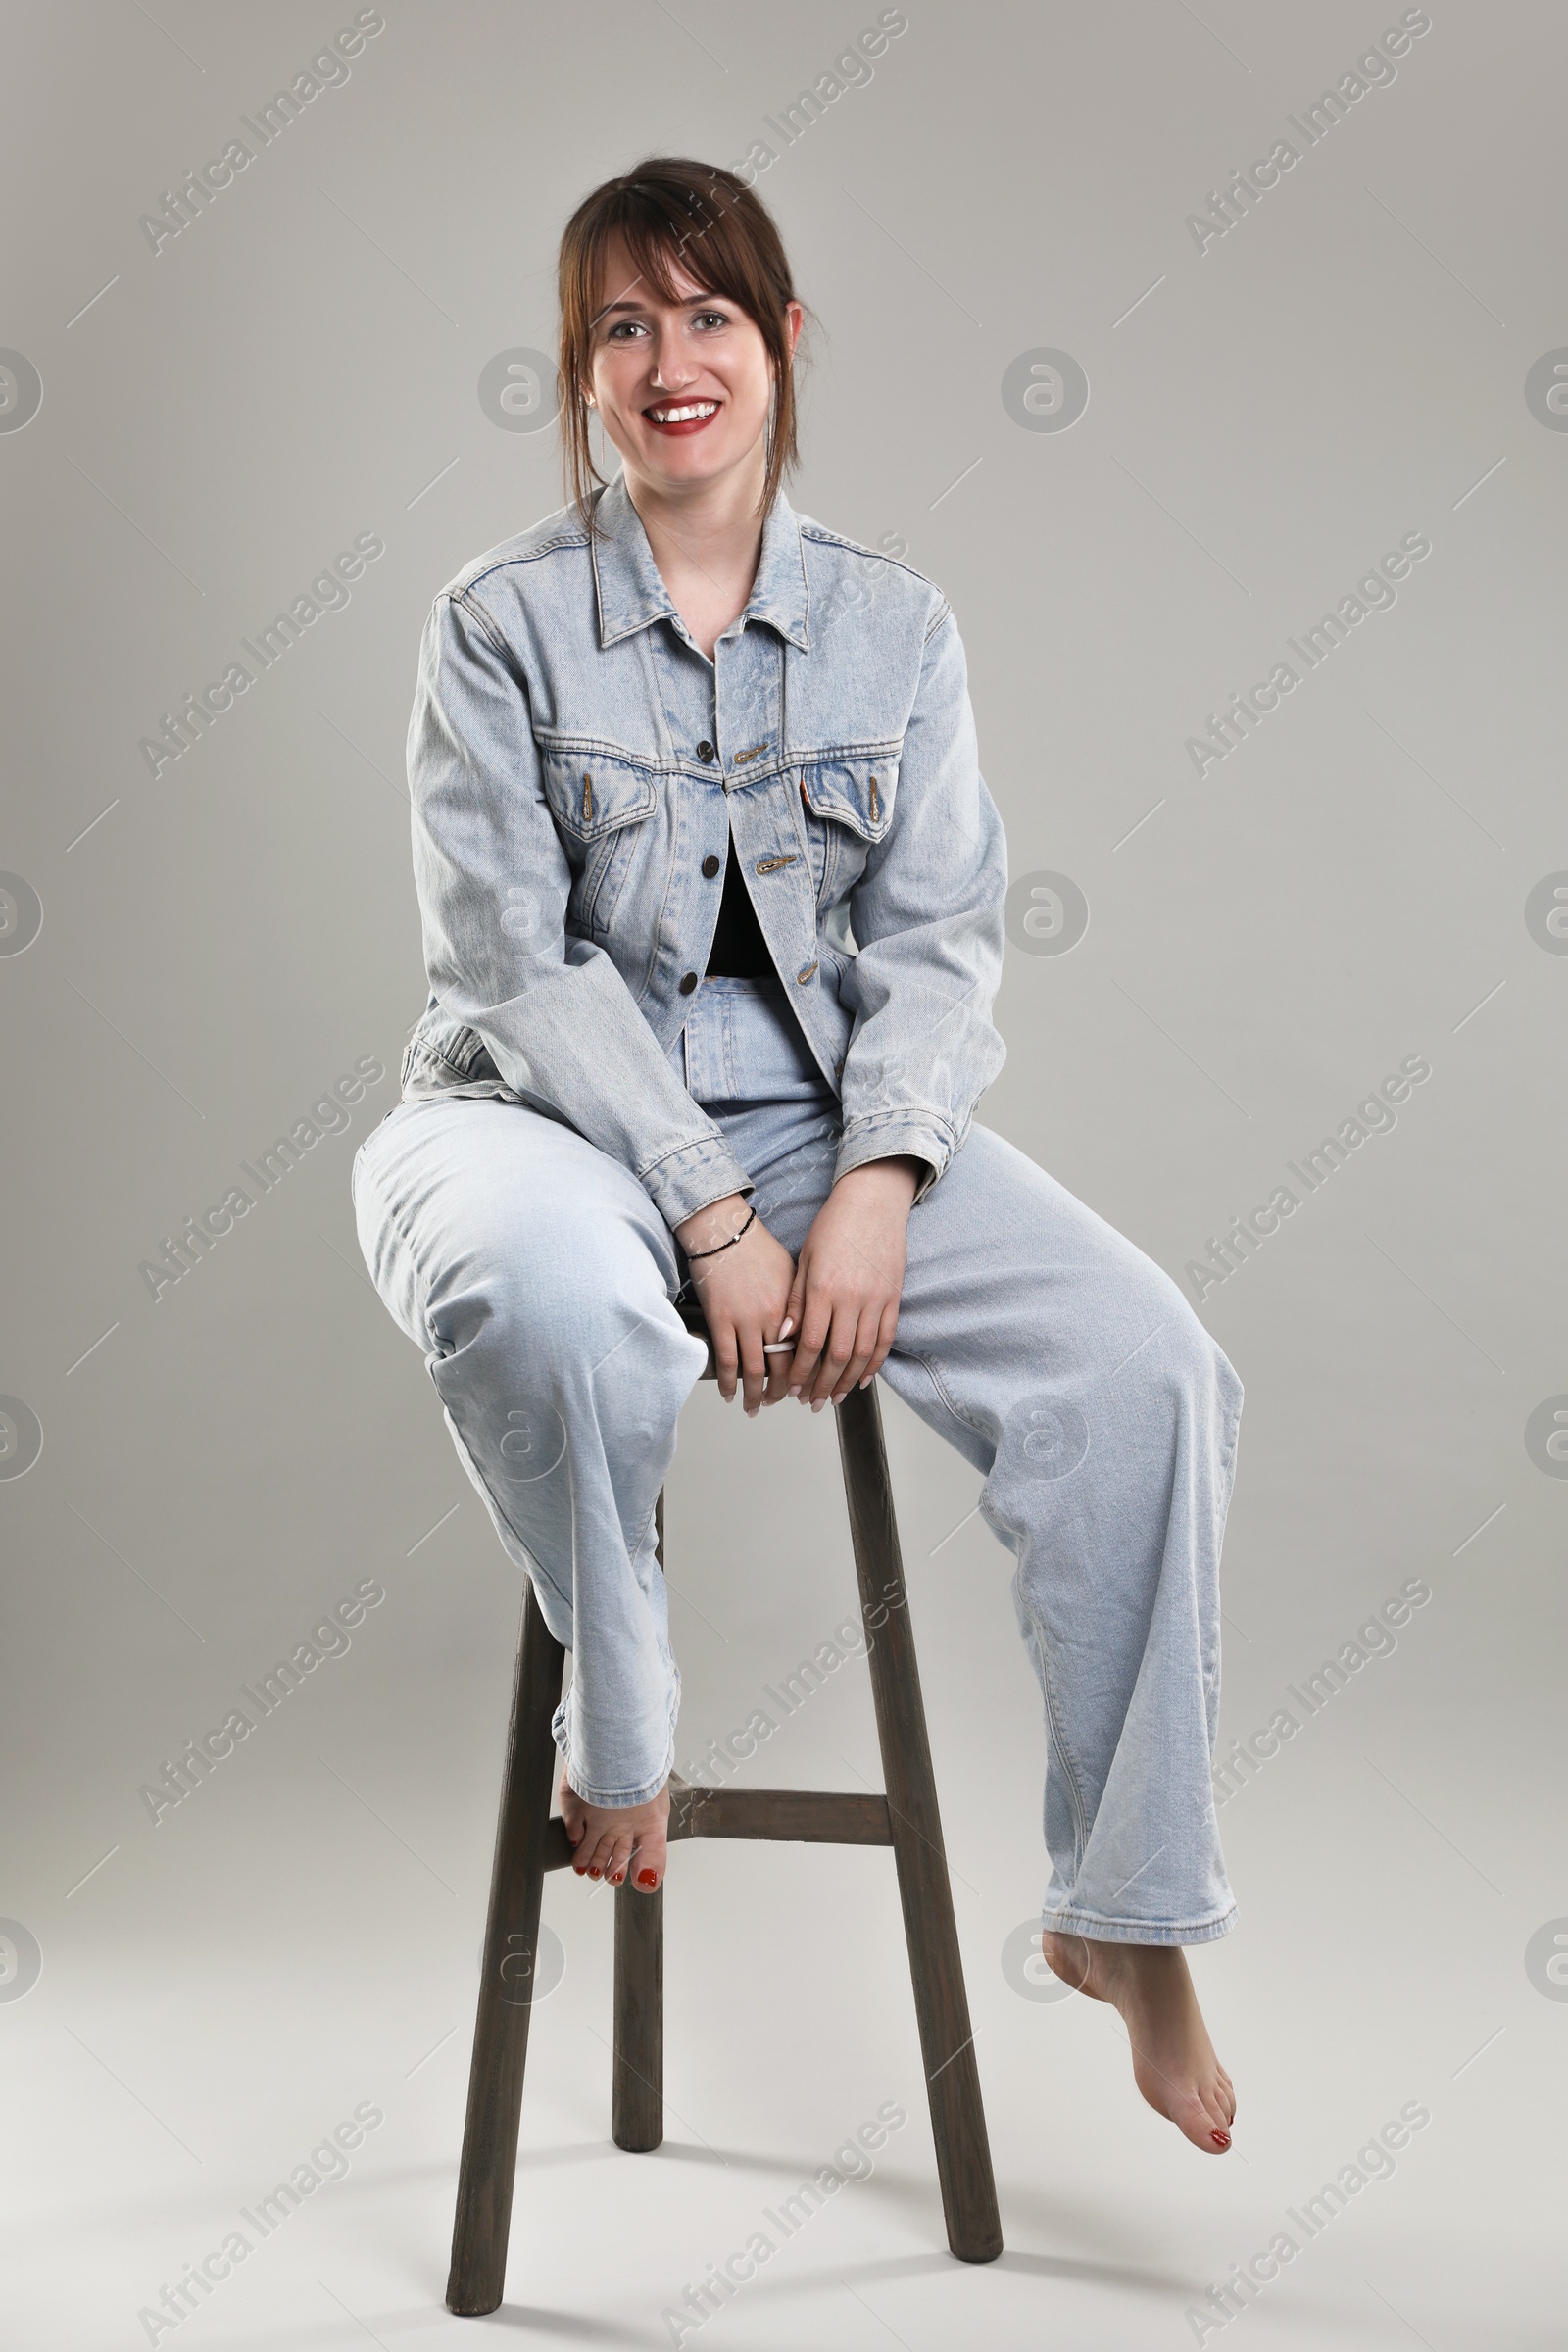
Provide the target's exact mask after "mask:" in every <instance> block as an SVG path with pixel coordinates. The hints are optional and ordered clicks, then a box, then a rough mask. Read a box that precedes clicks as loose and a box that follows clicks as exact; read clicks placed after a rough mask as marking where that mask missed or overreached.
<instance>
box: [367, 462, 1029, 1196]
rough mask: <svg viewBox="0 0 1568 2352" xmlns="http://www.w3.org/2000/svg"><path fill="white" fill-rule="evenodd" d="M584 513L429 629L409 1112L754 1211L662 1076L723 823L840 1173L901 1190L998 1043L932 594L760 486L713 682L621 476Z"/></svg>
mask: <svg viewBox="0 0 1568 2352" xmlns="http://www.w3.org/2000/svg"><path fill="white" fill-rule="evenodd" d="M594 520H595V531H594V535H593V538H592V541H591V542H590V537H589V534H588V532H587V531H586V530H585V529H584V528H583V526H582V523H581V520H580V518H579V517H578V515H577V514H576V511H575V509H572V508H567V509H564V510H563V511H562V512H561V513H560V514H557V515H551V516H550V517H549V518H548V519H547V520H545V521H544V522H540V523H537V524H535V526H534V527H533V529H531V530H528V531H524V532H522V533H521V534H520V535H519V536H518V537H516V538H515V539H509V540H506V541H504V542H503V543H502V544H501V546H499V547H496V548H493V549H492V550H491V551H490V553H489V554H488V555H484V556H480V557H478V558H477V559H476V560H475V561H474V562H473V563H471V564H466V566H465V568H464V569H463V570H462V571H461V572H459V574H458V575H457V577H456V578H455V579H454V580H453V581H452V582H451V583H450V584H449V585H448V586H447V587H445V588H443V589H442V591H441V593H440V594H439V595H438V596H437V598H436V600H435V603H434V606H433V607H432V609H431V613H430V616H429V619H428V620H427V622H426V624H425V629H424V635H423V639H422V642H421V644H420V648H419V676H418V687H417V693H416V696H415V703H414V712H413V716H412V718H411V720H410V723H409V782H410V787H411V792H412V797H413V803H414V866H415V878H416V882H417V889H418V899H419V908H420V913H421V917H422V921H423V929H424V956H425V968H426V971H427V973H428V976H429V983H430V1001H429V1006H428V1009H427V1010H426V1012H425V1014H424V1016H423V1018H422V1019H421V1020H420V1021H419V1023H418V1025H417V1028H416V1030H415V1032H414V1035H413V1038H412V1040H411V1042H410V1044H409V1047H408V1050H407V1052H406V1054H405V1055H404V1060H403V1071H402V1083H403V1095H404V1099H405V1101H411V1100H416V1099H418V1098H421V1097H425V1096H429V1095H432V1094H442V1093H460V1094H484V1095H498V1096H501V1097H503V1098H507V1099H511V1100H517V1101H521V1102H524V1103H531V1104H532V1105H534V1107H535V1108H537V1109H541V1110H544V1111H546V1112H547V1113H549V1114H550V1115H552V1116H554V1117H558V1118H561V1119H564V1121H565V1122H566V1123H567V1124H568V1125H570V1126H572V1127H574V1128H576V1129H577V1130H578V1132H579V1133H580V1134H582V1135H585V1136H586V1137H587V1138H588V1140H589V1141H590V1142H591V1143H594V1144H596V1145H598V1146H599V1147H600V1149H601V1150H603V1151H605V1152H609V1153H611V1154H612V1155H613V1156H614V1157H615V1158H617V1159H619V1160H621V1161H622V1162H623V1163H624V1164H625V1165H626V1166H627V1167H628V1168H630V1169H632V1170H633V1171H634V1173H635V1174H636V1175H637V1176H638V1177H639V1178H640V1179H641V1181H642V1182H643V1184H644V1185H645V1186H646V1187H647V1189H648V1192H649V1194H650V1196H651V1198H652V1200H653V1201H654V1203H655V1205H656V1206H657V1207H658V1209H659V1210H660V1211H661V1213H662V1216H663V1217H664V1219H665V1220H666V1222H667V1223H668V1224H669V1225H670V1226H672V1227H673V1226H676V1225H678V1224H679V1223H680V1222H681V1220H682V1219H683V1218H685V1217H689V1216H691V1215H692V1214H694V1213H695V1211H696V1210H698V1209H699V1208H703V1207H706V1206H707V1205H708V1203H709V1202H710V1201H716V1200H720V1199H722V1198H723V1197H724V1196H725V1195H727V1194H729V1193H745V1192H750V1191H751V1190H752V1182H751V1178H750V1177H749V1176H748V1174H747V1172H746V1170H745V1169H744V1168H743V1167H741V1166H740V1164H739V1162H738V1161H737V1160H736V1159H735V1157H734V1155H733V1153H732V1152H731V1151H730V1149H729V1147H728V1145H727V1144H726V1143H725V1141H724V1139H723V1136H722V1135H721V1133H720V1131H719V1129H718V1127H717V1126H716V1125H715V1124H714V1122H713V1121H712V1120H711V1118H710V1117H709V1116H708V1114H707V1113H706V1112H705V1111H704V1110H703V1109H702V1108H701V1107H700V1105H699V1104H698V1103H696V1102H695V1101H694V1100H693V1099H692V1097H691V1095H690V1094H689V1093H688V1092H687V1091H686V1089H685V1088H684V1087H683V1086H682V1085H681V1083H680V1080H679V1078H678V1077H677V1075H676V1073H675V1071H674V1069H673V1067H672V1066H671V1063H670V1061H669V1059H668V1054H669V1049H670V1047H671V1046H672V1045H673V1043H674V1040H675V1037H676V1034H677V1032H678V1031H679V1029H680V1027H681V1024H682V1022H683V1020H684V1019H685V1016H686V1013H687V1011H688V1009H689V1007H690V1000H691V994H692V991H693V990H694V989H695V988H696V987H697V986H699V985H700V981H701V976H702V973H703V971H704V968H705V966H706V964H707V961H708V956H709V951H710V947H711V941H712V936H713V927H714V924H715V921H716V919H717V915H718V907H719V898H720V894H721V891H722V888H723V875H724V865H725V860H726V856H727V851H728V844H729V837H730V835H731V833H733V835H734V840H735V849H736V856H737V858H738V859H739V861H740V863H741V868H742V872H743V874H744V877H745V881H746V886H747V889H748V891H749V892H750V895H751V899H752V903H753V905H754V906H755V907H756V909H757V916H758V920H759V922H760V926H761V930H762V935H763V937H764V939H765V940H766V942H767V947H768V951H769V954H770V955H771V956H772V959H773V963H774V966H775V968H776V970H777V973H778V976H779V979H780V981H781V982H782V983H783V985H784V987H785V988H786V990H787V991H788V996H789V1001H790V1002H791V1004H792V1005H793V1006H794V1009H795V1012H796V1014H797V1016H798V1018H799V1020H800V1023H801V1027H802V1029H803V1030H804V1031H805V1034H806V1037H807V1039H808V1041H809V1045H810V1048H811V1052H812V1054H814V1056H815V1058H816V1060H817V1062H818V1064H819V1065H820V1067H821V1070H822V1073H823V1075H824V1077H825V1078H826V1079H827V1081H828V1082H829V1084H830V1085H831V1086H832V1088H833V1090H834V1092H835V1093H836V1094H837V1095H838V1096H839V1098H840V1102H841V1104H842V1112H843V1136H842V1141H841V1144H840V1147H839V1151H838V1156H837V1163H836V1167H835V1176H836V1177H837V1176H841V1175H843V1174H844V1173H845V1172H846V1171H847V1170H848V1169H850V1168H854V1167H858V1166H859V1165H860V1163H861V1162H862V1161H864V1160H870V1159H881V1158H886V1157H888V1156H890V1155H892V1154H894V1153H900V1152H909V1153H911V1154H913V1155H914V1156H915V1157H917V1158H919V1159H921V1160H923V1161H925V1162H926V1166H925V1169H924V1170H923V1171H922V1174H921V1177H920V1181H919V1185H918V1188H917V1190H916V1193H915V1199H916V1201H919V1200H921V1199H923V1197H924V1195H925V1194H926V1193H927V1192H928V1191H929V1190H930V1188H931V1186H932V1185H933V1184H935V1183H936V1182H937V1180H938V1179H939V1178H940V1176H941V1175H942V1173H943V1171H944V1170H945V1169H946V1167H947V1165H948V1163H949V1161H950V1160H951V1159H952V1157H953V1154H954V1152H956V1151H957V1149H958V1147H959V1146H960V1144H961V1143H962V1142H963V1139H964V1136H965V1135H966V1133H967V1132H968V1127H969V1122H970V1119H971V1117H972V1114H973V1111H974V1105H975V1103H976V1102H977V1101H978V1099H979V1097H980V1096H981V1094H982V1093H983V1092H984V1091H985V1089H986V1087H988V1086H989V1085H990V1083H991V1081H992V1079H993V1078H995V1076H996V1074H997V1072H998V1070H999V1069H1000V1068H1001V1067H1002V1063H1003V1059H1004V1056H1005V1051H1006V1049H1005V1046H1004V1045H1003V1043H1002V1040H1001V1038H1000V1037H999V1036H998V1034H997V1031H996V1029H995V1028H994V1027H993V1025H992V1021H991V1005H992V1001H993V999H994V997H995V995H996V990H997V984H998V980H999V978H1000V976H1001V969H1002V949H1003V927H1002V926H1003V899H1004V896H1005V889H1006V845H1005V837H1004V834H1003V829H1002V820H1001V817H1000V815H999V814H998V811H997V808H996V804H995V802H994V801H993V800H992V798H991V795H990V793H989V792H988V790H987V789H986V785H985V783H984V780H983V779H982V777H981V774H980V769H979V763H978V758H977V753H976V745H975V730H974V718H973V714H972V712H971V711H970V707H969V695H968V688H967V684H966V674H965V664H964V657H963V647H962V645H961V643H960V641H959V637H958V631H957V626H956V622H955V620H954V618H953V614H952V612H951V610H950V608H949V606H948V604H947V601H946V599H945V598H944V597H943V596H942V595H941V594H940V593H939V591H938V590H937V589H935V588H934V587H933V586H932V585H931V583H930V582H929V581H928V580H925V579H923V578H922V577H921V575H920V574H919V573H918V572H916V571H914V570H912V569H911V568H910V567H909V566H908V565H907V564H901V563H898V562H896V561H894V560H893V559H892V558H890V557H886V556H878V555H875V554H873V553H872V552H871V550H869V549H867V548H864V547H859V546H858V545H857V544H856V543H855V542H854V541H853V540H849V539H844V538H841V537H840V536H839V534H838V533H837V532H835V531H829V530H825V529H824V528H823V527H822V525H821V524H820V523H817V522H812V521H810V520H809V518H808V517H807V516H805V515H797V514H796V513H795V512H794V510H793V509H792V508H791V507H790V506H789V504H788V502H787V501H786V500H785V499H784V497H783V495H782V494H780V495H779V496H778V497H777V498H776V499H775V501H774V504H773V507H772V509H771V512H770V513H769V515H768V516H767V519H766V522H765V525H764V527H763V533H762V546H761V555H760V563H759V565H758V571H757V578H756V581H755V584H754V586H753V589H752V593H751V597H750V600H749V602H748V604H747V606H746V610H745V612H744V613H742V614H741V615H740V617H739V619H737V620H736V621H734V622H733V623H732V624H731V626H730V627H729V628H727V629H726V630H725V631H724V633H723V635H722V636H721V637H720V638H719V639H718V642H717V644H716V646H715V648H714V659H713V661H712V662H709V661H708V659H707V658H706V656H704V655H703V654H702V653H700V652H699V651H698V649H697V647H696V646H695V644H694V643H693V641H692V639H691V637H690V635H689V633H688V631H687V629H686V626H685V623H684V622H683V621H682V619H681V618H680V615H679V614H678V613H677V612H676V611H675V608H674V606H673V604H672V603H671V601H670V596H669V591H668V590H667V588H666V587H665V586H664V583H663V580H662V577H661V575H660V572H659V568H658V566H657V564H655V562H654V559H653V553H652V550H651V549H650V547H649V544H648V536H647V533H646V532H645V531H644V529H643V525H642V521H641V518H640V516H639V515H638V514H637V510H636V508H635V507H634V506H633V505H632V503H631V500H630V497H629V496H628V494H627V491H626V488H625V482H624V477H623V476H622V477H617V478H616V480H614V481H613V482H612V483H611V484H610V485H609V486H608V487H607V488H605V489H602V490H599V491H597V492H596V493H595V496H594ZM705 866H707V867H708V868H709V869H710V870H709V871H707V872H705V870H704V869H705Z"/></svg>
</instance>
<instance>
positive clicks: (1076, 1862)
mask: <svg viewBox="0 0 1568 2352" xmlns="http://www.w3.org/2000/svg"><path fill="white" fill-rule="evenodd" d="M1029 1622H1030V1624H1031V1625H1032V1626H1033V1628H1034V1635H1035V1646H1036V1648H1037V1649H1038V1650H1039V1652H1040V1688H1041V1691H1042V1693H1043V1695H1044V1698H1045V1702H1046V1730H1047V1733H1048V1735H1049V1737H1050V1740H1051V1744H1052V1746H1053V1747H1054V1749H1055V1751H1056V1753H1057V1755H1058V1756H1060V1758H1061V1769H1062V1772H1063V1774H1064V1776H1065V1778H1066V1782H1067V1792H1068V1794H1069V1796H1070V1797H1071V1798H1072V1810H1073V1818H1074V1820H1075V1822H1076V1823H1077V1830H1078V1835H1077V1838H1076V1839H1075V1841H1074V1847H1073V1857H1072V1870H1073V1877H1074V1878H1075V1879H1076V1877H1077V1876H1078V1873H1079V1871H1080V1870H1081V1869H1082V1868H1083V1860H1084V1854H1085V1852H1086V1851H1087V1849H1088V1845H1089V1811H1088V1807H1087V1806H1086V1804H1085V1803H1084V1793H1083V1789H1081V1788H1080V1786H1079V1779H1078V1765H1077V1761H1076V1759H1075V1758H1074V1756H1073V1753H1072V1750H1071V1749H1070V1748H1069V1746H1068V1745H1067V1741H1066V1740H1065V1738H1064V1737H1063V1735H1062V1729H1061V1721H1060V1710H1059V1708H1058V1707H1057V1705H1056V1701H1055V1698H1054V1694H1053V1691H1052V1683H1053V1680H1054V1677H1053V1675H1052V1671H1051V1651H1050V1647H1049V1645H1048V1643H1047V1642H1046V1629H1045V1627H1044V1626H1043V1625H1042V1624H1041V1622H1040V1618H1039V1614H1038V1612H1037V1611H1036V1610H1035V1609H1034V1608H1033V1607H1032V1606H1031V1607H1030V1609H1029Z"/></svg>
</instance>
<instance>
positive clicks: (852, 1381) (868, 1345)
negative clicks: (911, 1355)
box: [833, 1305, 882, 1404]
mask: <svg viewBox="0 0 1568 2352" xmlns="http://www.w3.org/2000/svg"><path fill="white" fill-rule="evenodd" d="M881 1328H882V1315H881V1310H880V1308H879V1307H877V1306H875V1305H871V1306H866V1307H862V1308H861V1310H860V1319H859V1322H858V1324H857V1325H856V1331H855V1353H854V1354H853V1355H852V1356H851V1358H850V1360H849V1362H848V1363H847V1364H846V1365H845V1367H844V1373H843V1377H842V1378H841V1379H839V1380H838V1381H836V1382H835V1383H834V1387H833V1401H834V1403H835V1404H842V1403H843V1401H844V1399H845V1397H847V1396H848V1395H849V1394H850V1391H851V1390H852V1389H854V1388H856V1387H858V1384H859V1383H860V1381H861V1380H863V1379H864V1377H865V1374H866V1370H867V1367H868V1366H869V1364H870V1361H871V1358H872V1356H873V1355H874V1354H875V1353H876V1342H877V1334H878V1332H879V1331H880V1330H881Z"/></svg>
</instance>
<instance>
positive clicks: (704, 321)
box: [692, 311, 729, 326]
mask: <svg viewBox="0 0 1568 2352" xmlns="http://www.w3.org/2000/svg"><path fill="white" fill-rule="evenodd" d="M692 324H693V325H694V326H728V324H729V319H727V317H726V316H725V314H724V313H723V312H722V311H699V312H698V313H697V315H696V317H695V318H694V319H693V320H692Z"/></svg>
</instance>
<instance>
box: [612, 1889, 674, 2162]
mask: <svg viewBox="0 0 1568 2352" xmlns="http://www.w3.org/2000/svg"><path fill="white" fill-rule="evenodd" d="M612 2131H613V2138H614V2142H615V2145H616V2147H617V2148H629V2149H630V2150H631V2151H632V2153H633V2154H634V2155H638V2156H642V2155H646V2154H647V2153H648V2151H649V2150H650V2149H651V2148H657V2147H659V2146H660V2145H661V2143H662V2140H663V2137H664V1889H663V1888H662V1887H660V1888H659V1889H658V1890H657V1892H655V1893H653V1894H639V1893H638V1891H637V1889H636V1887H634V1886H633V1885H632V1883H631V1880H630V1878H629V1877H628V1878H627V1879H626V1880H624V1881H623V1883H622V1884H621V1885H620V1886H619V1887H616V1888H615V2088H614V2121H613V2125H612Z"/></svg>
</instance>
